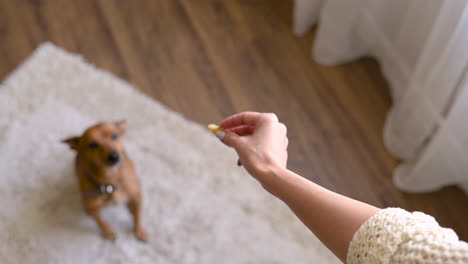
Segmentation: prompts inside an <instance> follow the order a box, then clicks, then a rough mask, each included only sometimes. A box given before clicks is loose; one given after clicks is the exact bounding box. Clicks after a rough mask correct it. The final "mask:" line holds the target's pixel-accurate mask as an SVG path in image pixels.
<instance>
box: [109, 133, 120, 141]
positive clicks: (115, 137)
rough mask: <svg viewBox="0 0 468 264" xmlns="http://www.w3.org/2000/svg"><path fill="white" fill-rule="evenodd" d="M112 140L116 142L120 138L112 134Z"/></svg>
mask: <svg viewBox="0 0 468 264" xmlns="http://www.w3.org/2000/svg"><path fill="white" fill-rule="evenodd" d="M111 138H112V140H116V139H118V138H119V135H117V134H112V136H111Z"/></svg>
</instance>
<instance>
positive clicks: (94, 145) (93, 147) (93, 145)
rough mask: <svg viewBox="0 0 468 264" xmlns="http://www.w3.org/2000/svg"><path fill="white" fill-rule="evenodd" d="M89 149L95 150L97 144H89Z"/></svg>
mask: <svg viewBox="0 0 468 264" xmlns="http://www.w3.org/2000/svg"><path fill="white" fill-rule="evenodd" d="M89 147H90V148H92V149H95V148H97V147H98V143H96V142H94V141H93V142H91V143H89Z"/></svg>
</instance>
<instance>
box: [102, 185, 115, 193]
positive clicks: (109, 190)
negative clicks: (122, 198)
mask: <svg viewBox="0 0 468 264" xmlns="http://www.w3.org/2000/svg"><path fill="white" fill-rule="evenodd" d="M99 191H101V193H106V194H110V193H113V192H114V191H115V188H114V186H113V185H112V184H107V185H99Z"/></svg>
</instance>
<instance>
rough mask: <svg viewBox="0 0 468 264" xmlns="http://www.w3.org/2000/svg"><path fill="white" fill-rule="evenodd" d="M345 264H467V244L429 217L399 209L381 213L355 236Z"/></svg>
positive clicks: (388, 209) (390, 209)
mask: <svg viewBox="0 0 468 264" xmlns="http://www.w3.org/2000/svg"><path fill="white" fill-rule="evenodd" d="M347 262H348V264H355V263H366V264H367V263H392V264H393V263H418V264H424V263H444V264H451V263H457V264H458V263H464V264H467V263H468V243H466V242H463V241H460V240H458V236H457V235H456V234H455V232H454V231H453V230H452V229H448V228H442V227H440V226H439V224H438V223H437V222H436V221H435V219H434V218H433V217H432V216H429V215H426V214H423V213H420V212H414V213H409V212H407V211H405V210H403V209H399V208H387V209H384V210H381V211H380V212H378V213H377V214H375V215H374V216H373V217H371V218H370V219H369V220H367V221H366V222H365V223H364V224H363V225H362V226H361V227H360V228H359V230H358V231H357V232H356V234H354V237H353V240H352V241H351V243H350V245H349V249H348V256H347Z"/></svg>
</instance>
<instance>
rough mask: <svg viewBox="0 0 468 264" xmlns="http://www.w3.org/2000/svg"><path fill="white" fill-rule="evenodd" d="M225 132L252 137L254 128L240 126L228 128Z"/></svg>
mask: <svg viewBox="0 0 468 264" xmlns="http://www.w3.org/2000/svg"><path fill="white" fill-rule="evenodd" d="M227 131H231V132H234V133H236V134H237V135H239V136H246V135H252V134H253V132H254V131H255V127H253V126H251V125H242V126H237V127H233V128H229V129H228V130H227Z"/></svg>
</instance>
